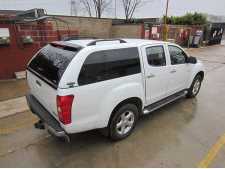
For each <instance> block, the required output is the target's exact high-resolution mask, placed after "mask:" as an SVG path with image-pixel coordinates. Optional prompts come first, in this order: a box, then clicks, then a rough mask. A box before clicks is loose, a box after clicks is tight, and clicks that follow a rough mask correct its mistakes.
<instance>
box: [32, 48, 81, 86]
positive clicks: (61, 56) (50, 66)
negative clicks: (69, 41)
mask: <svg viewBox="0 0 225 169" xmlns="http://www.w3.org/2000/svg"><path fill="white" fill-rule="evenodd" d="M79 50H80V48H74V47H70V46H62V45H57V44H49V45H47V46H45V47H44V48H43V49H41V51H40V52H39V53H38V54H37V55H36V56H35V58H34V59H33V60H32V61H31V62H30V64H29V65H28V70H30V71H31V72H33V73H34V74H36V75H37V76H39V77H40V78H41V79H42V80H45V81H46V82H48V83H49V84H50V85H51V86H52V87H54V88H57V87H58V84H59V81H60V79H61V77H62V75H63V73H64V72H65V70H66V68H67V66H68V65H69V63H70V62H71V61H72V59H73V58H74V57H75V55H76V54H77V53H78V51H79Z"/></svg>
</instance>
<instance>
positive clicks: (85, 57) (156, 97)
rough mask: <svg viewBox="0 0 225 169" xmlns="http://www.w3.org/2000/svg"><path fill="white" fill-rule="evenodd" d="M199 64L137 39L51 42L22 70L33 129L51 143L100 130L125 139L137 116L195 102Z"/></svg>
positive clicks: (167, 46)
mask: <svg viewBox="0 0 225 169" xmlns="http://www.w3.org/2000/svg"><path fill="white" fill-rule="evenodd" d="M203 78H204V67H203V64H202V63H201V62H200V61H198V60H196V58H194V57H191V56H189V55H188V54H187V53H186V52H185V51H184V50H183V49H182V48H181V47H180V46H178V45H176V44H173V43H169V42H161V41H151V40H141V39H106V40H104V39H101V40H96V39H88V40H87V39H86V40H70V41H60V42H53V43H50V44H48V45H47V46H45V47H43V48H42V49H41V50H40V51H39V52H37V54H36V55H35V56H34V57H33V58H32V59H31V61H30V62H29V64H28V66H27V81H28V85H29V87H30V93H29V94H28V95H27V102H28V105H29V107H30V109H31V111H32V112H33V113H34V114H35V115H37V116H38V117H39V118H40V121H39V122H38V123H36V124H35V126H36V128H41V129H44V128H45V127H47V129H48V130H49V131H50V133H52V134H54V135H55V136H57V137H64V138H66V139H67V140H69V135H70V134H73V133H78V132H84V131H88V130H92V129H104V131H105V133H106V135H108V137H109V138H111V139H113V140H120V139H123V138H125V137H127V136H129V135H130V134H131V133H132V131H133V129H134V127H135V125H136V122H137V120H138V118H139V117H140V116H141V115H143V114H148V113H150V112H152V111H154V110H156V109H158V108H160V107H162V106H164V105H166V104H168V103H170V102H172V101H174V100H176V99H178V98H181V97H184V96H187V97H195V96H196V95H197V94H198V92H199V90H200V87H201V83H202V80H203Z"/></svg>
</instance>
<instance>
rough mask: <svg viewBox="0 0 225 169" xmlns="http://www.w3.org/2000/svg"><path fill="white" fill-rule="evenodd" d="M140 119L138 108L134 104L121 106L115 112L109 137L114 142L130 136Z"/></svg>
mask: <svg viewBox="0 0 225 169" xmlns="http://www.w3.org/2000/svg"><path fill="white" fill-rule="evenodd" d="M137 119H138V108H137V106H135V105H133V104H126V105H123V106H121V107H120V108H119V109H118V110H117V111H116V112H114V114H113V117H112V118H111V121H110V125H109V136H110V138H111V139H112V140H121V139H124V138H126V137H127V136H129V135H130V134H131V133H132V131H133V129H134V127H135V125H136V122H137Z"/></svg>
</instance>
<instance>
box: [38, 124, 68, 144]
mask: <svg viewBox="0 0 225 169" xmlns="http://www.w3.org/2000/svg"><path fill="white" fill-rule="evenodd" d="M34 127H35V128H36V129H40V130H44V129H45V128H47V130H48V132H49V134H51V135H53V136H56V137H58V138H62V139H64V140H65V141H67V142H68V143H69V142H70V137H69V136H68V135H67V134H66V133H65V132H64V131H56V130H55V129H53V128H52V127H50V126H46V125H45V123H44V122H43V121H42V120H39V121H38V122H36V123H34Z"/></svg>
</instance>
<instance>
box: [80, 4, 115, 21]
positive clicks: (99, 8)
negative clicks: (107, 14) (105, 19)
mask: <svg viewBox="0 0 225 169" xmlns="http://www.w3.org/2000/svg"><path fill="white" fill-rule="evenodd" d="M80 1H81V4H82V5H83V6H84V9H85V10H86V12H87V13H88V15H89V16H90V17H91V16H92V13H93V12H94V13H95V16H96V18H101V17H102V14H103V12H104V11H105V10H106V9H107V7H108V6H109V5H110V3H111V0H80Z"/></svg>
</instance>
